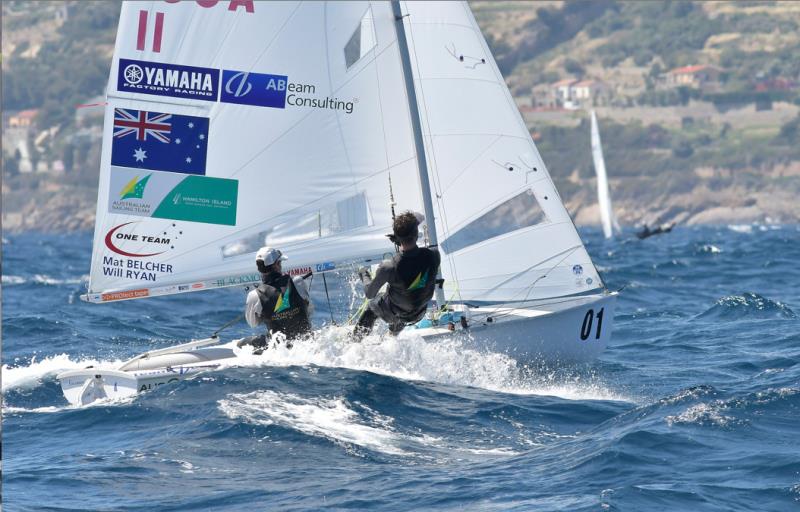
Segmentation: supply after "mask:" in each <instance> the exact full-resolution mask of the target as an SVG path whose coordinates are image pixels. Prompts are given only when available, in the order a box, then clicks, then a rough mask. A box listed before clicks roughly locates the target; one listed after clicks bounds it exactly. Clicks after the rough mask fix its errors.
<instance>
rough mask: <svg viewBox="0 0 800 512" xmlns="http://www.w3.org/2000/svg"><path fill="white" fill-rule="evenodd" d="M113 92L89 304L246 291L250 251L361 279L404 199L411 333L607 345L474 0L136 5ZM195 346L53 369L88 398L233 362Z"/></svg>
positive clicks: (594, 293)
mask: <svg viewBox="0 0 800 512" xmlns="http://www.w3.org/2000/svg"><path fill="white" fill-rule="evenodd" d="M153 18H156V19H160V20H161V21H160V22H158V23H157V24H153V25H152V26H151V25H150V24H149V20H152V19H153ZM211 26H213V27H216V29H217V30H215V31H211V32H209V31H208V30H207V28H208V27H211ZM345 27H346V29H345ZM255 35H258V37H254V36H255ZM265 35H268V36H269V37H265ZM107 99H108V108H107V110H106V118H105V127H104V134H103V135H104V137H103V151H102V158H101V169H100V184H99V189H98V205H97V217H96V224H95V235H94V249H93V254H92V264H91V272H90V279H89V290H88V292H87V294H86V295H85V296H84V297H83V298H84V299H85V300H87V301H88V302H92V303H105V302H112V301H119V300H130V299H140V298H148V297H154V296H160V295H171V294H182V293H185V292H194V291H202V290H209V289H215V288H222V287H230V286H238V287H246V286H254V285H256V284H258V283H259V280H260V276H259V274H258V273H255V272H253V271H252V261H253V256H254V254H255V252H256V251H257V250H258V248H259V247H261V246H262V245H271V246H280V247H281V248H282V249H283V250H284V251H285V252H286V253H287V254H291V255H292V256H291V263H292V265H293V266H292V267H291V268H289V269H287V270H288V272H289V273H290V274H291V275H304V274H307V273H308V272H313V273H315V274H319V273H322V274H323V275H325V274H326V273H331V272H343V273H349V272H354V271H355V269H356V268H358V267H360V266H363V265H372V264H376V263H378V262H380V261H382V260H383V259H384V258H386V257H391V256H392V255H393V254H394V251H395V247H394V246H393V245H392V244H391V243H390V242H389V241H388V240H387V238H386V236H385V234H386V233H388V232H389V231H390V227H391V225H392V219H393V217H394V206H395V204H398V205H402V207H403V208H404V209H415V210H417V209H418V210H424V212H425V217H426V219H427V221H426V224H425V225H424V226H423V228H424V230H423V232H424V235H425V236H424V238H425V244H426V245H429V246H436V247H438V248H439V250H440V252H441V254H442V265H441V274H442V275H441V278H442V279H443V285H440V286H439V287H438V288H437V290H436V301H435V304H434V306H433V308H432V310H431V313H430V314H429V315H428V318H427V319H426V320H424V321H423V322H421V323H420V324H417V325H415V326H410V327H407V328H406V331H409V330H411V331H413V332H414V333H416V334H419V335H421V336H423V337H424V338H425V339H427V340H436V339H441V338H442V337H450V336H454V335H456V336H463V337H465V338H466V339H468V340H469V342H470V343H474V344H475V345H476V346H478V347H481V348H482V349H485V350H497V351H501V352H504V353H507V354H509V355H511V356H513V357H515V358H519V359H521V360H526V359H532V358H544V359H552V360H566V361H569V360H587V359H591V358H593V357H595V356H596V355H597V354H599V353H600V352H601V351H602V349H603V348H604V347H605V345H606V343H607V342H608V340H609V338H610V332H611V330H612V324H613V309H614V301H615V294H611V293H608V292H607V291H606V290H605V286H604V284H603V282H602V280H601V278H600V276H599V274H598V272H597V269H596V268H595V267H594V264H593V263H592V261H591V259H590V258H589V255H588V253H587V252H586V249H585V247H584V245H583V243H582V241H581V239H580V237H579V236H578V233H577V231H576V229H575V227H574V225H573V224H572V221H571V219H570V217H569V214H568V213H567V211H566V209H565V208H564V205H563V204H562V202H561V199H560V197H559V195H558V192H557V191H556V189H555V186H554V184H553V181H552V179H551V178H550V176H549V173H548V172H547V169H546V167H545V165H544V162H543V161H542V159H541V156H540V155H539V153H538V151H537V149H536V147H535V145H534V143H533V141H532V140H531V137H530V134H529V133H528V130H527V128H526V126H525V123H524V122H523V120H522V118H521V117H520V115H519V112H518V110H517V108H516V105H515V103H514V101H513V99H512V98H511V95H510V93H509V91H508V88H507V87H506V85H505V81H504V79H503V77H502V75H501V74H500V72H499V70H498V68H497V66H496V64H495V62H494V59H493V57H492V55H491V53H490V51H489V48H488V46H487V44H486V41H485V40H484V38H483V36H482V34H481V32H480V30H479V28H478V26H477V24H476V22H475V20H474V18H473V16H472V13H471V12H470V10H469V7H468V6H467V4H466V3H460V2H459V3H454V2H425V3H422V2H397V1H395V2H370V3H363V2H331V3H322V2H309V3H304V2H263V3H262V2H235V3H234V2H231V3H230V4H229V5H223V4H221V3H220V4H215V5H213V6H210V7H208V6H203V5H200V4H197V3H194V2H178V3H171V2H126V3H124V4H123V6H122V13H121V17H120V25H119V30H118V34H117V41H116V47H115V52H114V58H113V61H112V66H111V73H110V77H109V84H108V90H107ZM398 99H400V100H398ZM404 332H405V331H404ZM401 336H402V334H401ZM201 341H202V342H192V343H194V344H192V343H190V344H186V345H181V346H178V347H172V348H168V349H165V350H164V351H156V352H151V353H149V354H143V355H142V356H137V357H136V358H134V359H132V360H131V361H129V362H127V363H125V364H124V365H122V366H121V367H119V368H117V369H115V370H112V371H107V372H103V371H100V370H96V371H93V370H94V369H87V370H86V371H84V370H81V371H79V372H67V373H65V374H62V375H60V376H59V379H60V380H61V382H62V387H63V388H64V391H65V395H66V396H67V397H68V399H69V400H70V401H71V402H73V403H87V401H91V400H94V399H97V398H98V397H99V398H102V397H103V396H107V397H112V396H115V395H114V394H115V393H121V391H119V390H120V389H124V390H132V389H136V390H137V391H138V390H141V389H143V386H144V389H148V386H152V385H158V383H160V382H169V381H170V380H171V379H180V378H182V377H184V376H187V375H193V374H194V373H196V371H201V370H207V369H209V368H214V367H215V365H218V364H219V361H222V360H226V359H230V358H231V357H232V356H231V355H230V354H231V353H232V352H233V349H231V348H225V346H216V347H215V346H204V345H205V341H207V340H201ZM209 343H216V341H213V342H209ZM226 351H227V352H226ZM81 379H83V381H82V382H81ZM148 379H149V380H148Z"/></svg>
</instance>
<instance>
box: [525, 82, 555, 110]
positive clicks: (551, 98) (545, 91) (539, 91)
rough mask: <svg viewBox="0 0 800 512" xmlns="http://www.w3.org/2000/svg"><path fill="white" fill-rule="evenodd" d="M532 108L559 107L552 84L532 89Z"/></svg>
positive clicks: (540, 85)
mask: <svg viewBox="0 0 800 512" xmlns="http://www.w3.org/2000/svg"><path fill="white" fill-rule="evenodd" d="M531 106H532V107H534V108H556V107H558V106H559V103H558V100H557V98H556V95H555V94H554V90H553V86H552V85H551V84H539V85H535V86H534V87H533V89H531Z"/></svg>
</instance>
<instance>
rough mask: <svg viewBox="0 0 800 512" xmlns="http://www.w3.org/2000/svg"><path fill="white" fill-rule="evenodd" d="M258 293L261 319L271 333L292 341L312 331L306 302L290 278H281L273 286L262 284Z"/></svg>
mask: <svg viewBox="0 0 800 512" xmlns="http://www.w3.org/2000/svg"><path fill="white" fill-rule="evenodd" d="M273 285H276V286H273ZM256 291H257V292H258V298H259V300H260V301H261V318H262V319H263V320H264V322H265V323H266V324H267V326H268V327H269V329H270V331H272V332H282V333H283V334H285V335H286V337H287V338H288V339H292V338H296V337H298V336H301V335H303V334H305V333H307V332H309V331H310V330H311V322H309V320H308V310H307V305H306V302H305V301H304V300H303V298H302V297H301V296H300V293H299V292H298V291H297V288H295V286H294V283H293V282H292V279H291V278H290V277H289V276H281V278H279V279H276V280H274V281H272V284H266V283H264V284H261V285H259V287H258V288H256Z"/></svg>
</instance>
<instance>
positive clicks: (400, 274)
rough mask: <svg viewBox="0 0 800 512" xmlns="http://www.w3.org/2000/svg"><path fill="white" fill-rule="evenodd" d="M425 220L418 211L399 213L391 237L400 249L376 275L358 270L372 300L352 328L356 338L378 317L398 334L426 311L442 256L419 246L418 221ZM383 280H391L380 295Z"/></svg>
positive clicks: (385, 281) (368, 330)
mask: <svg viewBox="0 0 800 512" xmlns="http://www.w3.org/2000/svg"><path fill="white" fill-rule="evenodd" d="M423 220H424V217H423V216H422V215H421V214H419V213H413V212H404V213H402V214H401V215H399V216H398V217H397V218H396V219H395V221H394V225H393V226H392V230H393V232H394V234H393V237H392V241H393V242H395V243H396V244H398V245H399V246H400V252H399V253H398V254H396V255H395V256H394V257H393V258H392V259H391V260H387V261H384V262H383V263H381V264H380V266H379V267H378V270H377V272H376V273H375V278H374V279H372V278H371V277H370V275H369V270H367V269H361V270H360V271H359V275H360V277H361V281H362V282H363V283H364V293H365V294H366V296H367V298H368V299H370V301H369V304H368V306H367V308H366V309H365V310H364V313H363V314H362V315H361V318H359V319H358V324H357V325H356V328H355V331H354V332H353V338H354V340H355V341H360V340H361V338H362V337H364V336H365V335H367V334H369V333H370V331H371V330H372V326H373V325H374V324H375V320H376V319H378V318H380V319H382V320H383V321H385V322H386V323H387V324H389V331H390V332H391V333H392V334H393V335H397V334H398V333H399V332H400V331H402V330H403V328H404V327H405V326H406V325H407V324H413V323H416V322H418V321H419V320H421V319H422V317H423V316H424V315H425V311H426V310H427V308H428V301H430V300H431V297H433V291H434V287H435V286H436V274H437V273H438V272H439V263H440V262H441V256H440V255H439V251H438V250H436V249H428V248H425V247H417V237H418V236H419V224H420V222H422V221H423ZM384 283H389V286H388V289H387V290H386V291H385V292H384V293H381V294H380V295H378V290H380V288H381V286H383V285H384Z"/></svg>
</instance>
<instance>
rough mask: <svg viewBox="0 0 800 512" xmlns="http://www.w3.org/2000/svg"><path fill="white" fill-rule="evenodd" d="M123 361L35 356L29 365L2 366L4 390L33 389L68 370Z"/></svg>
mask: <svg viewBox="0 0 800 512" xmlns="http://www.w3.org/2000/svg"><path fill="white" fill-rule="evenodd" d="M121 363H122V362H121V361H119V360H117V361H97V360H95V359H80V360H72V359H70V356H68V355H67V354H58V355H54V356H48V357H45V358H44V359H42V360H41V361H37V360H36V357H35V356H34V357H33V358H32V359H31V362H30V363H29V364H27V365H20V366H8V365H7V364H4V365H3V366H2V376H3V379H2V380H3V386H2V388H3V392H6V391H8V390H11V389H31V388H35V387H36V386H39V385H41V383H42V380H43V379H47V378H53V377H55V376H56V375H58V374H59V373H61V372H65V371H67V370H80V369H83V368H86V367H87V366H94V367H96V368H102V369H113V368H116V367H118V366H119V365H120V364H121Z"/></svg>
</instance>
